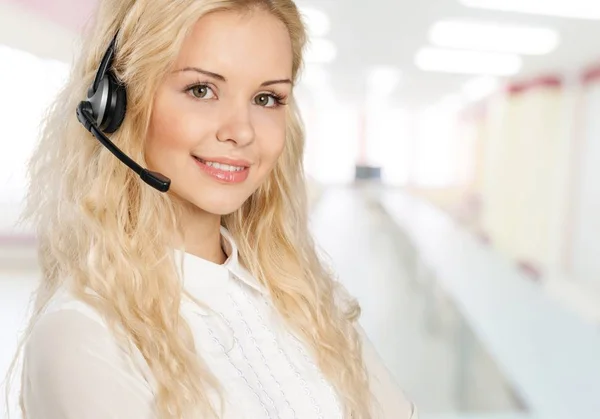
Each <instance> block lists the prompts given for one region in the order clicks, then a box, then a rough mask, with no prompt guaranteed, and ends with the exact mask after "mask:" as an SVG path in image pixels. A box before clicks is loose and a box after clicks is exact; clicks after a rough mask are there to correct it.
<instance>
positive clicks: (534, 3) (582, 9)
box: [459, 0, 600, 19]
mask: <svg viewBox="0 0 600 419" xmlns="http://www.w3.org/2000/svg"><path fill="white" fill-rule="evenodd" d="M459 2H460V3H462V4H463V5H465V6H468V7H475V8H479V9H492V10H502V11H508V12H519V13H527V14H536V15H546V16H559V17H568V18H576V19H600V2H599V1H598V0H459Z"/></svg>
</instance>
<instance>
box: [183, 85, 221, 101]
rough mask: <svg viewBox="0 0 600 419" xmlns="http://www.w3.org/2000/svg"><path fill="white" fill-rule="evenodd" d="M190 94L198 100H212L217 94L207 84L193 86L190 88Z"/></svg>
mask: <svg viewBox="0 0 600 419" xmlns="http://www.w3.org/2000/svg"><path fill="white" fill-rule="evenodd" d="M188 92H190V93H191V95H192V96H193V97H195V98H196V99H212V98H213V97H215V93H214V92H213V90H212V89H211V87H210V86H208V85H207V84H197V85H195V86H191V87H190V88H188ZM211 95H212V96H211Z"/></svg>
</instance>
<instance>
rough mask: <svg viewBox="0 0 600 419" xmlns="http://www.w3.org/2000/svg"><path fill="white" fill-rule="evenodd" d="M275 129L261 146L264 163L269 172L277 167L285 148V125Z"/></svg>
mask: <svg viewBox="0 0 600 419" xmlns="http://www.w3.org/2000/svg"><path fill="white" fill-rule="evenodd" d="M273 128H274V129H272V130H271V132H270V133H269V135H268V136H265V137H264V141H262V144H261V152H262V153H261V154H262V161H263V163H266V166H267V167H268V169H269V170H271V169H273V167H275V164H276V163H277V160H278V159H279V157H280V156H281V154H282V153H283V149H284V147H285V124H281V126H277V127H273Z"/></svg>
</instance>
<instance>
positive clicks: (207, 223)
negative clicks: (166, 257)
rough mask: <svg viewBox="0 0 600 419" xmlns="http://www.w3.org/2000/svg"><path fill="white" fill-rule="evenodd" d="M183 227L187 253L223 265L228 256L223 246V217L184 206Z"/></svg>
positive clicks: (188, 205) (190, 206)
mask: <svg viewBox="0 0 600 419" xmlns="http://www.w3.org/2000/svg"><path fill="white" fill-rule="evenodd" d="M181 225H182V227H183V233H184V237H183V242H184V243H183V244H184V246H185V251H186V252H187V253H190V254H192V255H195V256H198V257H200V258H202V259H205V260H208V261H210V262H213V263H216V264H219V265H221V264H223V263H225V261H226V260H227V255H226V254H225V252H224V251H223V248H222V246H221V216H220V215H216V214H211V213H208V212H206V211H203V210H201V209H199V208H197V207H194V206H192V205H190V204H187V205H184V207H183V211H182V220H181Z"/></svg>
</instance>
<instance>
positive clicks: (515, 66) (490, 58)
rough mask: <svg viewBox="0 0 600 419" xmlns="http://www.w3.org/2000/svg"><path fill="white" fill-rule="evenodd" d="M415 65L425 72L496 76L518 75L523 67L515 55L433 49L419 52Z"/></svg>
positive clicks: (426, 48)
mask: <svg viewBox="0 0 600 419" xmlns="http://www.w3.org/2000/svg"><path fill="white" fill-rule="evenodd" d="M415 64H416V65H417V67H418V68H420V69H421V70H423V71H434V72H442V73H454V74H480V75H494V76H511V75H514V74H517V73H518V72H519V71H520V70H521V67H522V65H523V63H522V60H521V57H519V56H518V55H514V54H503V53H492V52H480V51H463V50H451V49H441V48H432V47H425V48H422V49H421V50H419V52H418V53H417V55H416V57H415Z"/></svg>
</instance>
